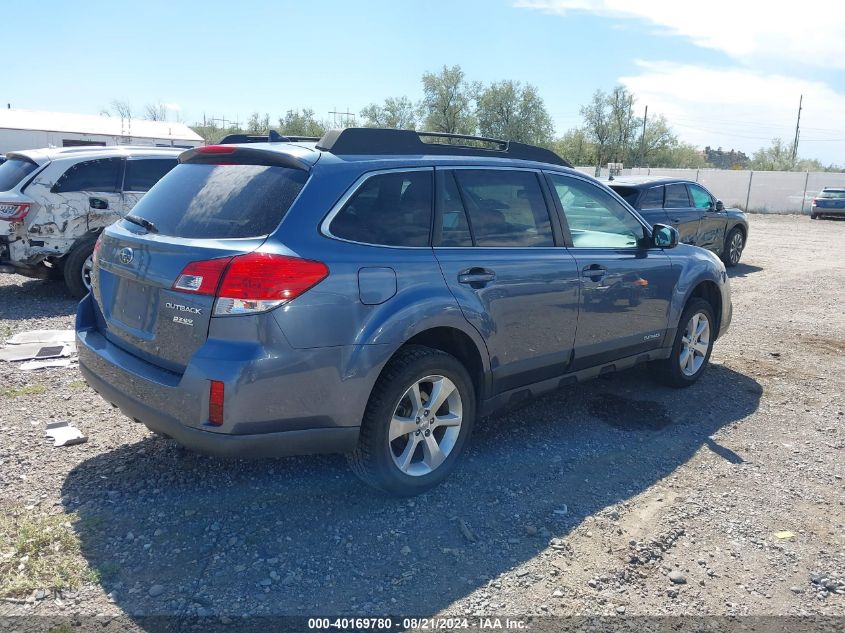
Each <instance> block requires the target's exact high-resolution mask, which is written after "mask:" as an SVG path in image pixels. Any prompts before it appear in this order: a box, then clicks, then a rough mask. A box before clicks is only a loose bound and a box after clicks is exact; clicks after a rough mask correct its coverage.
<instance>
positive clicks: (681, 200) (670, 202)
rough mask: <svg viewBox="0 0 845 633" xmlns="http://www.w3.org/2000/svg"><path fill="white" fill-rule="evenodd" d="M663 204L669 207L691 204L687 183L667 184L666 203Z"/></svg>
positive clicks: (675, 207) (674, 207) (677, 207)
mask: <svg viewBox="0 0 845 633" xmlns="http://www.w3.org/2000/svg"><path fill="white" fill-rule="evenodd" d="M663 206H665V207H666V208H667V209H681V208H684V207H689V206H691V205H690V202H689V195H688V194H687V187H686V185H666V203H665V204H664V205H663Z"/></svg>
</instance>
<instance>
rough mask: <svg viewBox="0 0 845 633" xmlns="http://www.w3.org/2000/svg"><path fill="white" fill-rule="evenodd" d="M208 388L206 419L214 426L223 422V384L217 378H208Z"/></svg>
mask: <svg viewBox="0 0 845 633" xmlns="http://www.w3.org/2000/svg"><path fill="white" fill-rule="evenodd" d="M209 383H210V386H209V388H208V421H209V422H210V423H211V424H213V425H214V426H220V425H221V424H223V401H224V398H225V393H224V392H225V387H224V384H223V383H222V382H221V381H219V380H209Z"/></svg>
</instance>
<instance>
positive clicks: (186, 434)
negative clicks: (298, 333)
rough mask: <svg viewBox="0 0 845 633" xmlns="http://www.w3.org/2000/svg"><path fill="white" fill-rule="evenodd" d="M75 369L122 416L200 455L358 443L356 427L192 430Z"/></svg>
mask: <svg viewBox="0 0 845 633" xmlns="http://www.w3.org/2000/svg"><path fill="white" fill-rule="evenodd" d="M79 369H80V371H81V372H82V376H83V377H84V378H85V380H86V381H87V382H88V384H89V385H91V387H92V388H93V389H94V390H95V391H96V392H97V393H99V394H100V396H102V397H103V399H105V400H106V401H108V402H110V403H111V404H113V405H115V406H116V407H118V408H120V410H121V411H122V412H123V413H124V414H125V415H127V416H128V417H130V418H132V419H133V420H135V421H136V422H141V423H143V424H144V426H146V427H147V428H148V429H150V430H152V431H156V432H158V433H163V434H165V435H168V436H170V437H172V438H173V439H174V440H176V441H177V442H179V443H180V444H182V445H183V446H185V447H187V448H190V449H192V450H195V451H198V452H200V453H206V454H208V455H218V456H221V457H240V458H258V457H284V456H289V455H308V454H314V453H346V452H349V451H351V450H353V449H354V448H355V445H356V444H357V442H358V427H335V428H318V429H301V430H295V431H281V432H276V433H261V434H258V435H226V434H224V433H212V432H209V431H202V430H199V429H194V428H191V427H188V426H185V425H184V424H182V423H180V422H179V421H178V420H176V419H174V418H172V417H170V416H169V415H167V414H165V413H163V412H161V411H158V410H156V409H153V408H152V407H149V406H147V405H146V404H144V403H142V402H139V401H138V400H135V399H134V398H133V397H131V396H130V395H129V394H126V393H123V392H121V391H119V390H118V389H116V388H115V387H113V386H111V385H109V384H108V383H106V382H105V381H103V380H101V379H100V378H99V377H98V376H97V375H96V374H94V373H93V372H92V371H91V370H90V369H88V367H86V366H85V364H84V363H81V362H80V364H79Z"/></svg>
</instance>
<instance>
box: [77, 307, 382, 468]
mask: <svg viewBox="0 0 845 633" xmlns="http://www.w3.org/2000/svg"><path fill="white" fill-rule="evenodd" d="M95 310H96V308H95V305H94V301H93V299H92V297H91V295H88V296H86V297H85V298H84V299H83V300H82V301H81V302H80V304H79V308H78V310H77V321H76V342H77V350H78V353H79V365H80V370H81V371H82V374H83V376H84V378H85V379H86V381H87V382H88V384H90V385H91V387H93V388H94V389H95V390H96V391H97V392H98V393H99V394H100V395H101V396H102V397H103V398H104V399H105V400H107V401H108V402H110V403H112V404H113V405H115V406H117V407H119V408H120V409H121V411H123V413H125V414H126V415H127V416H128V417H130V418H132V419H133V420H136V421H138V422H141V423H143V424H144V425H145V426H147V427H148V428H150V429H152V430H153V431H157V432H160V433H163V434H166V435H169V436H170V437H172V438H174V439H176V440H177V441H178V442H180V443H181V444H183V445H185V446H186V447H188V448H191V449H194V450H197V451H200V452H205V453H210V454H215V455H224V456H226V455H228V456H237V457H266V456H283V455H301V454H309V453H336V452H348V451H350V450H352V449H354V448H355V445H356V443H357V440H358V435H359V430H360V425H361V418H362V417H363V412H364V408H365V407H366V402H367V399H368V397H369V393H370V391H371V389H372V384H373V383H374V382H375V379H376V378H377V376H378V373H379V372H380V370H381V366H382V364H383V362H385V361H386V358H384V359H383V360H382V358H381V357H382V356H383V355H385V354H389V350H388V349H387V348H385V346H381V345H371V346H353V347H349V348H344V347H341V348H319V349H307V350H300V349H293V348H291V347H290V346H288V345H287V344H286V343H283V342H282V341H280V340H278V339H274V340H272V341H269V340H267V339H266V338H265V339H263V340H262V343H263V345H267V347H263V346H262V344H259V343H252V344H250V345H248V346H245V345H244V344H243V341H239V340H234V341H233V340H231V339H230V340H224V339H222V338H217V339H215V338H212V337H210V338H209V340H208V342H207V343H206V345H205V346H203V347H201V348H200V349H199V350H197V352H196V353H195V354H194V356H193V357H192V358H191V361H190V362H189V364H188V366H187V367H186V369H185V371H184V372H183V373H181V374H178V373H174V372H169V371H166V370H164V369H162V368H160V367H158V366H156V365H153V364H151V363H149V362H147V361H146V360H143V359H141V358H139V357H137V356H134V355H132V354H130V353H128V352H127V351H125V350H124V349H122V348H121V347H119V346H117V345H115V344H113V343H111V342H110V341H109V340H108V339H106V337H105V336H103V334H102V333H101V332H100V331H99V329H98V328H97V326H96V315H95ZM249 326H250V323H249V322H245V321H240V322H237V323H236V322H235V321H234V320H231V319H229V320H225V323H224V324H223V325H222V326H220V328H238V329H240V330H242V331H243V332H242V335H243V336H246V337H249V336H250V335H251V333H252V335H253V336H254V331H253V330H251V328H250V327H249ZM273 327H275V325H274V326H273ZM212 329H214V328H212ZM218 329H219V328H218ZM220 333H221V332H220V331H218V334H220ZM244 350H246V351H244ZM256 350H258V351H256ZM209 380H219V381H221V382H223V383H224V385H225V406H224V423H223V424H222V425H221V426H215V425H211V424H210V423H209V421H208V399H209Z"/></svg>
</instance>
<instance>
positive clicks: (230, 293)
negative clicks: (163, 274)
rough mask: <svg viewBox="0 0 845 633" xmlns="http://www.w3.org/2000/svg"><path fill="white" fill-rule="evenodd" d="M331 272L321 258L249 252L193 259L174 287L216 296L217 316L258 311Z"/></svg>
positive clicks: (315, 283) (288, 298)
mask: <svg viewBox="0 0 845 633" xmlns="http://www.w3.org/2000/svg"><path fill="white" fill-rule="evenodd" d="M328 274H329V269H328V267H327V266H326V265H325V264H324V263H322V262H317V261H312V260H309V259H301V258H299V257H287V256H285V255H274V254H272V253H247V254H245V255H238V256H236V257H222V258H219V259H209V260H205V261H199V262H191V263H190V264H188V265H187V266H185V268H184V269H183V270H182V272H181V273H180V274H179V276H178V277H177V278H176V281H175V282H174V283H173V290H178V291H180V292H187V293H190V294H197V295H212V296H214V297H216V301H215V302H214V312H213V314H214V316H229V315H237V314H255V313H258V312H266V311H267V310H272V309H273V308H275V307H277V306H280V305H282V304H283V303H287V302H288V301H291V300H293V299H295V298H296V297H298V296H299V295H301V294H303V293H304V292H306V291H307V290H309V289H310V288H313V287H314V286H316V285H317V284H318V283H320V282H321V281H322V280H323V279H325V278H326V277H327V276H328Z"/></svg>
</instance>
